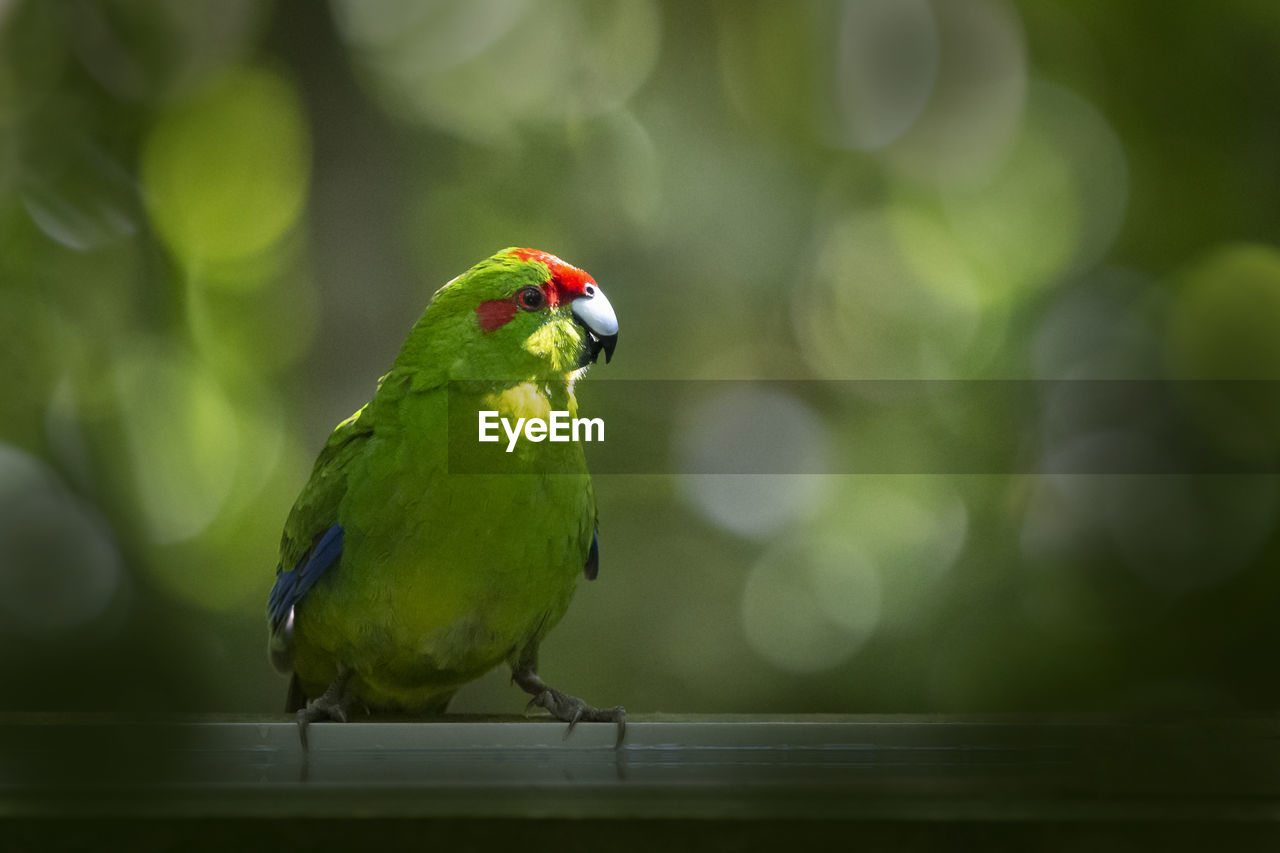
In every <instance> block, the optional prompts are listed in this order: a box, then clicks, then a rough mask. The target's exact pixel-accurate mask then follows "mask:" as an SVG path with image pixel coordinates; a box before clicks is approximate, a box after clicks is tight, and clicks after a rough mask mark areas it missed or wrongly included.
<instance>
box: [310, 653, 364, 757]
mask: <svg viewBox="0 0 1280 853" xmlns="http://www.w3.org/2000/svg"><path fill="white" fill-rule="evenodd" d="M350 680H351V670H350V669H348V668H347V667H345V666H342V665H339V666H338V675H337V676H336V677H335V678H334V679H333V683H332V684H330V685H329V688H328V689H327V690H325V691H324V693H322V694H320V696H318V697H317V698H315V699H312V700H311V701H310V702H308V703H307V705H306V707H305V708H299V709H298V739H299V740H301V741H302V751H303V752H306V751H307V726H309V725H310V724H311V723H316V722H320V721H321V720H333V721H334V722H336V723H345V722H346V721H347V707H348V706H349V705H350V704H351V694H350V693H348V692H347V682H349V681H350Z"/></svg>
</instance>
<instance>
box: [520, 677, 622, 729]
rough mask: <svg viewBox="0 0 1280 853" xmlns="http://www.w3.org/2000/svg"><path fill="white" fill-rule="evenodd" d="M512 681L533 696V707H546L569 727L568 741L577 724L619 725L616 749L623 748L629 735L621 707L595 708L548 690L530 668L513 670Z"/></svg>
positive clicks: (554, 690) (531, 705)
mask: <svg viewBox="0 0 1280 853" xmlns="http://www.w3.org/2000/svg"><path fill="white" fill-rule="evenodd" d="M511 680H512V681H514V682H515V683H516V684H518V685H520V689H521V690H523V691H524V692H525V693H528V694H529V695H530V696H532V697H533V698H532V699H530V700H529V707H530V708H532V707H534V706H535V705H536V706H538V707H540V708H546V709H547V710H548V711H550V712H551V716H553V717H555V718H556V719H557V720H561V721H563V722H566V723H568V724H569V728H567V729H566V730H565V733H564V736H565V737H566V738H568V737H569V735H571V734H573V727H574V726H576V725H577V724H578V723H617V724H618V740H617V743H615V744H614V747H615V748H617V747H620V746H622V738H623V735H625V734H626V733H627V709H626V708H624V707H622V706H621V705H615V706H614V707H612V708H603V709H602V708H595V707H592V706H591V705H588V704H587V703H586V702H584V701H582V700H581V699H579V698H578V697H577V696H570V695H569V694H567V693H561V692H560V691H559V690H556V689H555V688H554V687H548V686H547V684H546V682H545V681H543V680H542V679H541V678H539V677H538V673H537V672H535V671H534V668H533V667H532V666H530V665H520V666H514V667H512V668H511Z"/></svg>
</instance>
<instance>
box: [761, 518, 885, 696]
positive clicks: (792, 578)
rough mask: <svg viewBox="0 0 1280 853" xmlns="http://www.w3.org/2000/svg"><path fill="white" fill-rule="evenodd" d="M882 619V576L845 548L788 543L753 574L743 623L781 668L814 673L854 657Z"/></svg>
mask: <svg viewBox="0 0 1280 853" xmlns="http://www.w3.org/2000/svg"><path fill="white" fill-rule="evenodd" d="M879 619H880V578H879V575H878V574H877V570H876V567H875V566H874V565H873V564H872V562H871V560H870V558H869V557H868V556H867V555H866V554H865V553H864V552H862V551H860V550H859V549H857V548H856V547H854V546H853V545H851V544H850V543H848V542H845V541H840V540H833V541H820V542H800V541H797V540H787V541H784V542H783V543H781V544H779V545H776V546H775V547H773V548H772V549H770V550H769V551H768V552H766V553H765V554H764V555H763V556H762V557H761V558H760V559H759V560H758V561H757V562H756V564H755V565H754V566H753V567H752V568H751V572H750V574H749V575H748V576H747V581H746V585H745V586H744V588H743V592H742V625H743V631H744V632H745V634H746V637H747V641H748V643H750V645H751V648H752V649H753V650H754V651H755V652H756V653H757V654H759V655H760V656H761V657H763V658H765V659H766V660H768V661H769V662H770V663H772V664H774V665H775V666H777V667H779V668H780V669H784V670H787V671H789V672H800V673H806V672H820V671H822V670H825V669H830V668H832V667H834V666H837V665H839V664H840V663H842V662H844V661H845V660H847V659H848V658H850V657H852V656H853V655H854V654H856V653H857V652H858V650H859V649H861V648H862V646H863V645H864V644H865V643H866V642H867V640H868V639H870V637H871V636H872V634H873V633H874V632H875V630H876V626H877V625H878V623H879Z"/></svg>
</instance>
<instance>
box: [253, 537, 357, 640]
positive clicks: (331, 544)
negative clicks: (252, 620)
mask: <svg viewBox="0 0 1280 853" xmlns="http://www.w3.org/2000/svg"><path fill="white" fill-rule="evenodd" d="M341 553H342V526H341V525H339V524H335V525H333V526H332V527H330V528H329V529H328V530H326V531H325V532H324V534H323V535H322V536H321V537H320V538H319V539H318V540H316V544H315V546H314V547H313V548H312V549H311V550H310V551H309V552H308V553H307V555H306V556H305V557H303V558H302V559H301V560H300V561H299V562H298V565H297V567H295V568H294V569H292V570H289V571H285V570H281V571H280V572H277V573H276V583H275V586H273V587H271V595H270V597H269V598H268V599H267V617H268V618H269V619H270V620H271V629H272V630H273V631H274V630H275V629H277V628H279V627H280V623H281V622H283V621H284V619H285V617H286V616H288V615H289V610H290V609H291V608H292V607H293V606H294V605H295V604H297V603H298V602H299V601H301V600H302V597H303V596H304V595H306V594H307V591H308V590H310V589H311V587H313V586H315V583H316V581H318V580H319V579H320V576H321V575H323V574H324V573H325V571H327V570H328V568H329V567H330V566H332V565H333V564H334V563H335V562H336V561H337V559H338V556H339V555H340V554H341Z"/></svg>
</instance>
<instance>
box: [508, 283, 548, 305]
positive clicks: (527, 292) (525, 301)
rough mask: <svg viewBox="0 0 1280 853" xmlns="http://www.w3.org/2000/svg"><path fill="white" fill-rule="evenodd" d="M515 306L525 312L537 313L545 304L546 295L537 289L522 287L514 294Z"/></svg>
mask: <svg viewBox="0 0 1280 853" xmlns="http://www.w3.org/2000/svg"><path fill="white" fill-rule="evenodd" d="M516 304H517V305H519V306H520V307H521V308H523V309H524V310H526V311H537V310H538V309H540V308H541V307H542V306H543V305H546V304H547V295H546V294H545V293H543V292H542V289H541V288H539V287H524V288H521V289H520V291H519V292H517V293H516Z"/></svg>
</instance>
